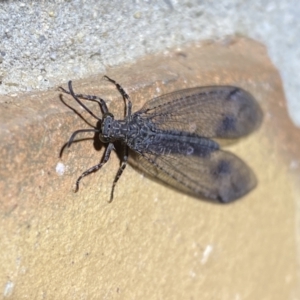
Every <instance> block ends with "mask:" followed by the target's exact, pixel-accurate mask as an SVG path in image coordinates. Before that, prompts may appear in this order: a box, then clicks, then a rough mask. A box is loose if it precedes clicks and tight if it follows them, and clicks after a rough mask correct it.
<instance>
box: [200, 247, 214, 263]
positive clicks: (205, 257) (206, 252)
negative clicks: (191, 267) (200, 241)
mask: <svg viewBox="0 0 300 300" xmlns="http://www.w3.org/2000/svg"><path fill="white" fill-rule="evenodd" d="M212 250H213V246H212V245H207V246H206V247H205V249H204V251H203V254H202V259H201V264H202V265H204V264H206V262H207V260H208V258H209V256H210V254H211V252H212Z"/></svg>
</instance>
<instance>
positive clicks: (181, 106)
mask: <svg viewBox="0 0 300 300" xmlns="http://www.w3.org/2000/svg"><path fill="white" fill-rule="evenodd" d="M135 114H138V115H140V116H141V117H142V118H145V119H147V120H151V121H152V122H153V123H154V124H155V126H156V127H157V128H159V129H162V130H178V131H185V132H190V133H196V134H198V135H199V136H203V137H215V138H230V139H232V138H239V137H241V136H244V135H247V134H249V133H250V132H252V131H253V130H254V129H256V128H257V127H258V126H259V125H260V123H261V121H262V117H263V115H262V111H261V109H260V106H259V105H258V103H257V102H256V100H255V99H254V98H253V96H252V95H251V94H250V93H248V92H247V91H245V90H243V89H241V88H238V87H233V86H208V87H196V88H191V89H185V90H180V91H176V92H173V93H170V94H165V95H162V96H160V97H157V98H154V99H152V100H150V101H148V102H147V103H146V104H145V105H144V106H143V108H142V109H141V110H139V111H138V112H136V113H135Z"/></svg>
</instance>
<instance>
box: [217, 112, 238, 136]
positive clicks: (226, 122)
mask: <svg viewBox="0 0 300 300" xmlns="http://www.w3.org/2000/svg"><path fill="white" fill-rule="evenodd" d="M236 122H237V119H236V117H235V116H232V115H231V116H225V117H224V118H223V119H222V121H221V124H220V126H219V129H218V130H217V134H218V136H222V135H224V134H227V133H228V132H235V131H236Z"/></svg>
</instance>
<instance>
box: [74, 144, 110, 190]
mask: <svg viewBox="0 0 300 300" xmlns="http://www.w3.org/2000/svg"><path fill="white" fill-rule="evenodd" d="M114 149H115V147H114V144H113V143H109V144H108V146H107V148H106V150H105V153H104V156H103V158H102V160H101V162H100V163H99V164H98V165H96V166H93V167H91V168H89V169H88V170H86V171H85V172H83V173H82V174H81V175H80V177H79V178H78V179H77V180H76V188H75V192H77V191H78V189H79V182H80V180H81V179H82V178H83V177H85V176H87V175H90V174H91V173H94V172H96V171H98V170H99V169H101V168H102V166H103V165H104V164H105V163H106V162H107V161H108V160H109V157H110V153H111V151H112V150H114Z"/></svg>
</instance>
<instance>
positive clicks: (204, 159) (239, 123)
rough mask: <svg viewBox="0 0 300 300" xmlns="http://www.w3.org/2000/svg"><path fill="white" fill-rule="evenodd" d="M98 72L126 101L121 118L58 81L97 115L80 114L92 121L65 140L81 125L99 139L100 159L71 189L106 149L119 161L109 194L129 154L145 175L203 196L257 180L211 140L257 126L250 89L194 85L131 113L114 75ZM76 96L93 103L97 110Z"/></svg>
mask: <svg viewBox="0 0 300 300" xmlns="http://www.w3.org/2000/svg"><path fill="white" fill-rule="evenodd" d="M104 78H105V79H107V80H108V81H109V82H111V83H112V84H114V85H115V87H116V88H117V90H118V91H119V93H120V94H121V96H122V98H123V100H124V102H125V118H124V119H121V120H115V118H114V115H113V114H112V113H111V112H110V111H109V110H108V107H107V105H106V102H105V100H103V99H102V98H100V97H97V96H91V95H84V94H75V92H74V90H73V87H72V82H71V81H69V83H68V88H69V90H66V89H64V88H62V87H60V90H61V91H62V92H64V93H66V94H69V95H71V96H72V97H73V99H74V100H75V101H76V102H77V103H78V104H79V105H80V106H81V107H83V108H84V109H85V110H86V111H87V112H88V113H89V114H90V115H91V116H92V117H94V118H95V119H96V120H97V124H96V126H93V125H91V124H90V123H88V122H86V121H85V122H86V123H87V124H88V125H89V126H90V127H92V128H89V129H80V130H77V131H75V132H73V134H72V135H71V137H70V139H69V141H68V142H67V143H66V144H65V145H64V147H63V149H64V148H65V147H70V145H71V144H72V143H73V142H74V139H75V136H77V135H78V134H80V133H82V132H93V133H94V141H96V140H97V139H98V142H101V143H102V144H105V145H106V148H105V152H104V155H103V157H102V160H101V161H100V162H99V163H98V164H97V165H95V166H93V167H91V168H89V169H88V170H87V171H85V172H83V173H82V175H81V176H80V177H79V178H78V179H77V181H76V190H75V191H78V189H79V183H80V181H81V179H82V178H84V177H85V176H87V175H89V174H91V173H94V172H96V171H98V170H99V169H100V168H102V166H103V165H104V164H105V163H106V162H107V161H108V160H109V157H110V154H111V151H112V150H117V153H118V155H119V157H120V159H121V165H120V167H119V170H118V171H117V174H116V177H115V179H114V181H113V185H112V189H111V197H110V201H112V199H113V195H114V188H115V185H116V183H117V181H118V179H119V178H120V176H121V175H122V173H123V171H124V169H125V167H126V164H127V161H128V158H130V159H131V160H130V162H131V164H132V166H133V167H134V168H136V169H138V170H140V171H142V172H143V173H144V174H145V175H147V177H148V176H149V177H151V178H154V179H155V180H158V181H160V182H163V183H165V184H166V185H168V186H171V187H173V188H175V189H177V190H179V191H181V192H184V193H187V194H189V195H192V196H194V197H197V198H200V199H203V200H210V201H214V202H220V203H229V202H232V201H233V200H236V199H239V198H241V197H242V196H244V195H245V194H247V193H248V192H250V191H251V190H252V189H253V188H254V187H255V186H256V184H257V180H256V177H255V175H254V173H253V171H252V170H251V169H250V168H249V167H248V166H247V164H246V163H244V162H243V161H242V160H241V159H240V158H238V157H237V156H236V155H234V154H232V153H230V152H227V151H224V150H222V149H220V145H219V143H218V142H217V141H218V140H220V139H221V140H222V139H228V140H236V139H238V138H240V137H243V136H246V135H248V134H250V133H251V132H253V131H254V130H255V129H257V128H258V127H259V126H260V124H261V122H262V119H263V114H262V111H261V109H260V106H259V105H258V103H257V102H256V100H255V99H254V98H253V96H252V95H251V94H250V93H248V92H247V91H245V90H243V89H241V88H238V87H235V86H206V87H195V88H190V89H185V90H179V91H175V92H173V93H169V94H165V95H162V96H160V97H157V98H154V99H152V100H150V101H148V102H146V103H145V105H144V106H143V107H142V108H141V109H140V110H138V111H137V112H135V113H132V112H131V108H132V103H131V100H130V98H129V96H128V94H127V93H126V92H125V90H124V89H123V88H122V87H121V86H120V85H119V84H118V83H117V82H116V81H114V80H113V79H111V78H109V77H107V76H104ZM80 99H83V100H88V101H93V102H96V103H98V105H99V107H100V110H101V112H102V116H101V117H99V116H98V115H96V114H95V113H94V112H93V111H91V110H90V109H89V108H88V107H87V106H86V105H85V104H84V103H83V102H82V101H81V100H80ZM62 101H63V100H62ZM63 102H64V101H63ZM64 103H65V102H64ZM65 104H66V103H65ZM67 106H68V107H70V106H69V105H67ZM70 108H71V107H70ZM71 109H72V110H73V111H74V112H76V111H75V110H74V109H73V108H71ZM76 113H77V114H78V112H76ZM79 115H80V114H79ZM80 117H81V118H82V116H80ZM82 119H83V118H82ZM94 143H95V144H94V146H95V145H96V142H94ZM101 143H99V145H100V144H101ZM63 149H62V150H63ZM132 158H133V159H132Z"/></svg>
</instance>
